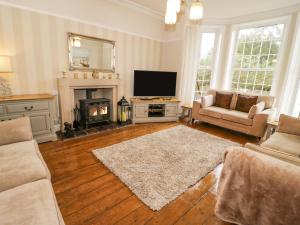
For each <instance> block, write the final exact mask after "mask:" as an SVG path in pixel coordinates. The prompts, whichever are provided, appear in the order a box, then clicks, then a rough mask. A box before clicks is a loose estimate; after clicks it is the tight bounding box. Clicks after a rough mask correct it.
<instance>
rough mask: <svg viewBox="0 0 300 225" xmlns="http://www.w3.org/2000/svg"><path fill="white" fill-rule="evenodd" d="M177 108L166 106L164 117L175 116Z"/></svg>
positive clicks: (175, 106)
mask: <svg viewBox="0 0 300 225" xmlns="http://www.w3.org/2000/svg"><path fill="white" fill-rule="evenodd" d="M177 111H178V107H177V105H167V106H166V116H177Z"/></svg>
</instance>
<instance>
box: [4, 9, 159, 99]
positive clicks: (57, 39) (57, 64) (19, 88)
mask: <svg viewBox="0 0 300 225" xmlns="http://www.w3.org/2000/svg"><path fill="white" fill-rule="evenodd" d="M68 32H74V33H78V34H83V35H88V36H94V37H99V38H104V39H110V40H114V41H116V71H117V72H118V73H119V74H120V78H121V79H122V82H123V85H122V90H121V93H122V94H124V95H125V96H127V97H128V98H129V97H131V96H132V93H133V88H132V85H133V79H132V77H133V70H134V69H152V70H159V69H160V62H161V55H162V42H160V41H156V40H151V39H147V38H144V37H139V36H135V35H130V34H127V33H122V32H117V31H113V30H108V29H105V28H102V27H99V26H94V25H89V24H84V23H80V22H77V21H72V20H67V19H63V18H60V17H55V16H50V15H46V14H41V13H37V12H32V11H27V10H23V9H18V8H13V7H10V6H3V5H0V54H4V55H11V56H12V59H13V69H14V73H13V74H12V75H11V77H10V80H11V86H12V89H13V93H14V94H24V93H44V92H48V93H56V92H57V84H56V83H57V82H56V78H57V77H60V76H61V71H62V70H64V69H66V68H67V65H68V49H67V33H68Z"/></svg>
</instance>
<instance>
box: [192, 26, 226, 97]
mask: <svg viewBox="0 0 300 225" xmlns="http://www.w3.org/2000/svg"><path fill="white" fill-rule="evenodd" d="M224 29H225V28H224V26H210V25H202V26H201V27H200V33H201V34H200V43H199V46H200V49H199V57H198V60H200V54H201V44H202V37H203V34H204V33H214V34H215V40H214V48H213V53H212V61H211V62H212V63H211V66H207V68H209V69H210V70H211V80H210V88H215V87H216V83H217V78H218V76H219V70H220V60H221V59H220V53H221V46H222V45H223V35H224ZM198 62H199V61H198ZM200 68H201V67H200V66H199V64H197V71H196V73H197V74H198V70H199V69H200ZM197 81H198V80H197V75H196V77H195V80H194V81H193V89H192V95H193V100H195V93H196V92H197V91H196V88H195V87H196V82H197Z"/></svg>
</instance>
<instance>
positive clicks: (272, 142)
mask: <svg viewBox="0 0 300 225" xmlns="http://www.w3.org/2000/svg"><path fill="white" fill-rule="evenodd" d="M245 147H247V148H249V149H252V150H254V151H257V152H261V153H264V154H267V155H271V156H273V157H276V158H279V159H281V160H284V161H287V162H290V163H293V164H295V165H298V166H300V119H297V118H293V117H290V116H287V115H280V118H279V124H278V127H277V130H276V132H275V133H274V134H273V135H271V137H270V138H269V139H268V140H266V141H264V142H263V143H262V144H260V145H255V144H251V143H247V144H246V145H245Z"/></svg>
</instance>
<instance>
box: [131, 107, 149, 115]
mask: <svg viewBox="0 0 300 225" xmlns="http://www.w3.org/2000/svg"><path fill="white" fill-rule="evenodd" d="M134 111H135V115H134V116H135V117H136V118H145V117H148V105H136V106H135V107H134Z"/></svg>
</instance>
